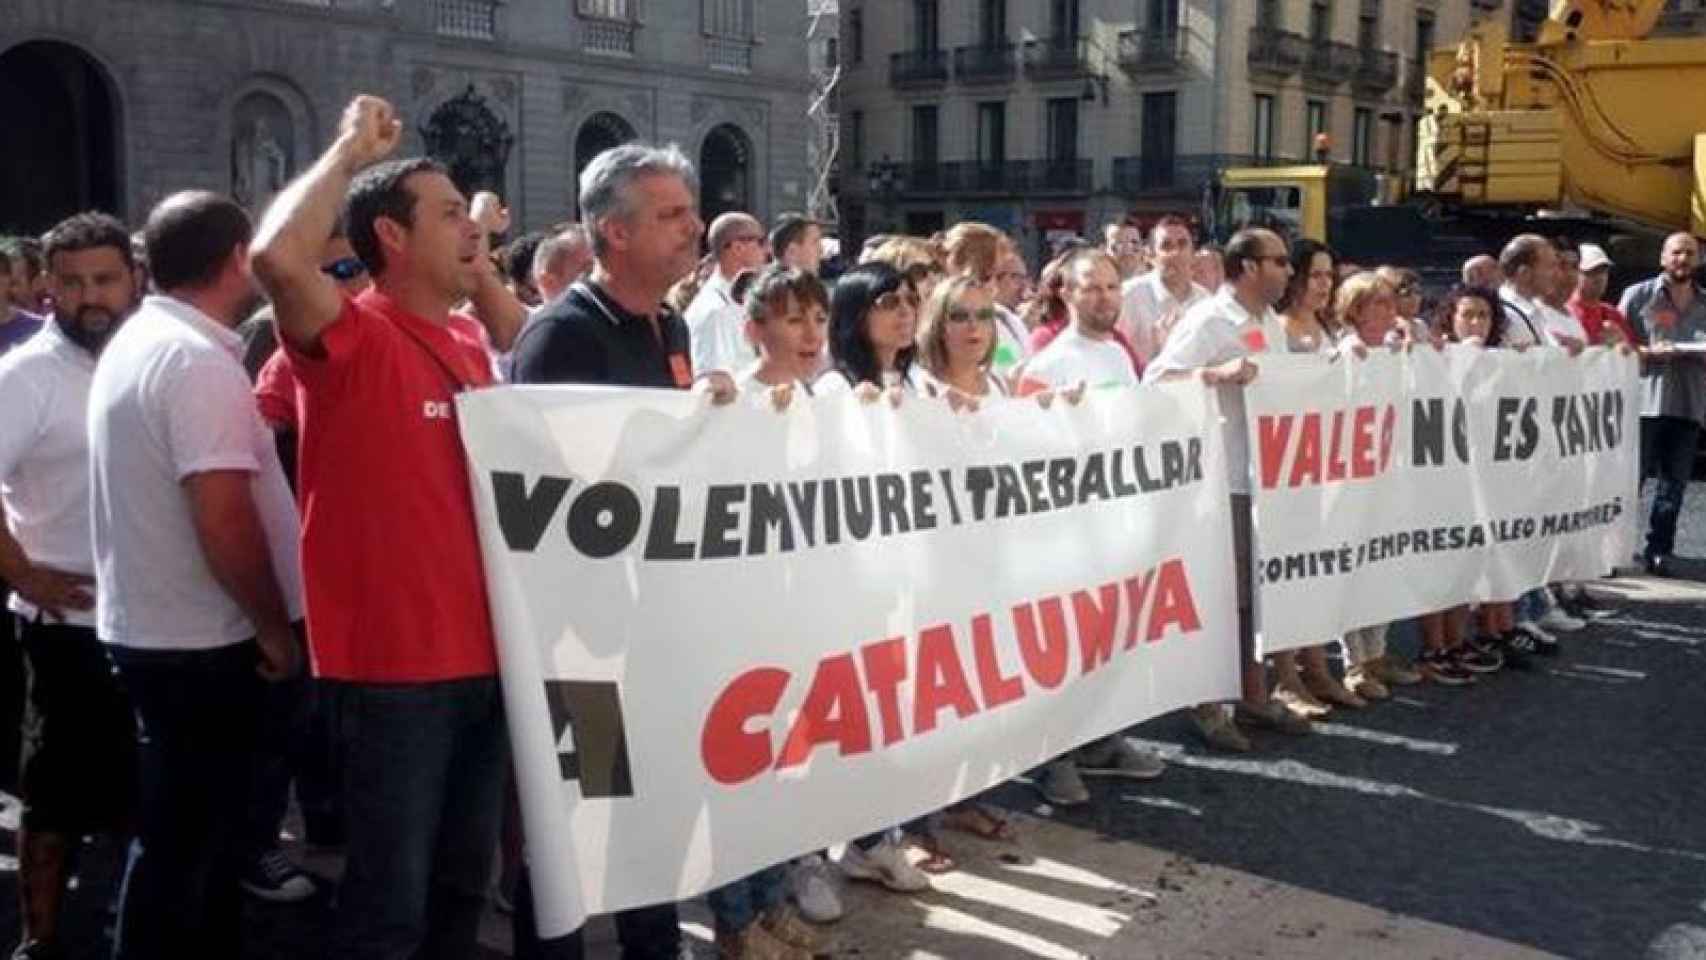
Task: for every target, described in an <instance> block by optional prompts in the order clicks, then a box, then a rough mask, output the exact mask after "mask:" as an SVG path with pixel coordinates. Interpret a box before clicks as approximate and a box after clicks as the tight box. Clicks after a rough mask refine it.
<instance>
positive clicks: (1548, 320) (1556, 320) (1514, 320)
mask: <svg viewBox="0 0 1706 960" xmlns="http://www.w3.org/2000/svg"><path fill="white" fill-rule="evenodd" d="M1499 299H1500V300H1502V301H1504V310H1505V336H1504V345H1505V346H1507V347H1532V346H1535V345H1536V344H1537V343H1538V342H1539V340H1538V339H1536V337H1535V334H1536V333H1538V334H1539V335H1540V338H1541V339H1544V340H1545V341H1546V343H1547V344H1550V345H1553V346H1557V345H1559V344H1560V339H1559V338H1561V337H1562V338H1568V339H1571V340H1576V341H1579V342H1581V343H1584V344H1585V343H1587V341H1588V335H1587V331H1586V330H1583V329H1582V325H1581V323H1580V322H1579V321H1577V320H1576V318H1575V317H1573V316H1571V315H1570V313H1569V311H1567V310H1555V309H1553V308H1552V307H1551V306H1549V305H1547V304H1546V303H1544V302H1543V301H1541V300H1539V299H1538V298H1536V299H1534V300H1530V299H1528V298H1527V297H1525V296H1523V295H1522V294H1520V293H1518V292H1517V291H1516V288H1515V287H1513V286H1511V285H1510V284H1508V283H1507V284H1505V285H1504V286H1502V287H1500V288H1499Z"/></svg>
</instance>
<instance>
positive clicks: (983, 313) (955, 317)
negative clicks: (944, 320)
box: [948, 307, 995, 325]
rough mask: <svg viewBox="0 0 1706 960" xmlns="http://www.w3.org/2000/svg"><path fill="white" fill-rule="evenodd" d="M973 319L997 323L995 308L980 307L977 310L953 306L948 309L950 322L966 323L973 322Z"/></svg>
mask: <svg viewBox="0 0 1706 960" xmlns="http://www.w3.org/2000/svg"><path fill="white" fill-rule="evenodd" d="M973 320H976V321H977V322H978V323H987V324H991V325H993V324H994V323H995V308H994V307H978V308H977V309H976V310H967V309H966V308H965V307H953V308H952V309H950V310H949V311H948V322H949V323H960V324H965V323H971V322H972V321H973Z"/></svg>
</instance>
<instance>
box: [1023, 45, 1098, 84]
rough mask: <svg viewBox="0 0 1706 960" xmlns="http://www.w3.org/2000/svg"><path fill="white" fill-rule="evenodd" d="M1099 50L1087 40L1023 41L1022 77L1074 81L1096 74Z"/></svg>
mask: <svg viewBox="0 0 1706 960" xmlns="http://www.w3.org/2000/svg"><path fill="white" fill-rule="evenodd" d="M1099 52H1100V51H1099V49H1098V48H1097V46H1096V45H1095V44H1094V43H1093V42H1091V40H1090V38H1089V37H1044V38H1043V39H1041V40H1027V41H1025V74H1026V76H1029V77H1031V78H1032V79H1034V80H1075V79H1079V78H1082V77H1088V76H1092V75H1094V74H1096V73H1097V69H1096V68H1097V66H1098V64H1097V63H1096V60H1097V59H1098V54H1099Z"/></svg>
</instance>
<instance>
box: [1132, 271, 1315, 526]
mask: <svg viewBox="0 0 1706 960" xmlns="http://www.w3.org/2000/svg"><path fill="white" fill-rule="evenodd" d="M1285 349H1286V337H1285V321H1284V320H1282V319H1281V318H1280V315H1279V314H1277V313H1275V312H1274V309H1273V307H1268V308H1266V309H1265V310H1264V311H1263V313H1262V315H1261V316H1260V317H1255V316H1252V315H1251V314H1250V312H1249V311H1248V310H1245V309H1244V307H1243V306H1242V305H1240V304H1239V303H1238V298H1237V297H1236V296H1234V295H1233V290H1232V287H1231V286H1225V287H1221V288H1220V292H1219V293H1217V294H1215V295H1214V296H1212V297H1209V298H1208V299H1207V300H1201V301H1198V303H1197V304H1196V306H1193V307H1191V309H1190V310H1188V311H1186V312H1185V316H1184V317H1183V319H1181V320H1180V321H1179V325H1178V326H1176V327H1174V328H1173V334H1172V336H1170V337H1168V338H1167V343H1166V345H1165V346H1163V347H1162V348H1161V353H1160V354H1158V355H1157V356H1156V357H1155V360H1154V362H1153V363H1151V364H1150V365H1149V370H1148V372H1147V375H1148V376H1149V377H1150V378H1151V379H1154V378H1157V377H1161V376H1164V375H1166V374H1169V373H1180V372H1185V371H1190V370H1200V369H1202V368H1203V367H1212V366H1215V365H1217V364H1222V363H1226V362H1227V361H1229V360H1236V359H1238V358H1239V357H1248V356H1254V355H1256V354H1262V353H1284V352H1285ZM1260 375H1261V374H1260V373H1258V374H1257V376H1260ZM1219 390H1220V428H1221V436H1222V437H1223V438H1224V440H1225V443H1226V461H1227V467H1228V469H1229V470H1231V471H1232V475H1231V476H1230V477H1229V478H1228V485H1229V486H1230V487H1231V488H1232V492H1233V493H1249V492H1250V440H1249V438H1248V437H1247V436H1245V434H1244V429H1245V428H1244V389H1243V388H1242V387H1236V386H1223V387H1220V388H1219Z"/></svg>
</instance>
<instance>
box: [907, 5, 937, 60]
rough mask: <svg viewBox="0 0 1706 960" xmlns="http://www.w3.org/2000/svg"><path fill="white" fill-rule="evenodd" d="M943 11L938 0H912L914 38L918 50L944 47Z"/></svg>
mask: <svg viewBox="0 0 1706 960" xmlns="http://www.w3.org/2000/svg"><path fill="white" fill-rule="evenodd" d="M941 25H942V12H941V7H940V6H939V5H938V4H937V2H936V0H912V39H913V41H914V42H915V43H916V44H917V46H916V47H915V48H914V49H917V50H940V49H942V31H941Z"/></svg>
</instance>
